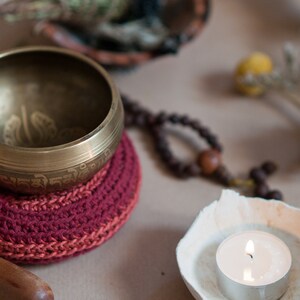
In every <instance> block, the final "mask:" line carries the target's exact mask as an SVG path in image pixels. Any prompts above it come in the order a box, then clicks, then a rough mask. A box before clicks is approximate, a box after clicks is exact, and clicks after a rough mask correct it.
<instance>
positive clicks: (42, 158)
mask: <svg viewBox="0 0 300 300" xmlns="http://www.w3.org/2000/svg"><path fill="white" fill-rule="evenodd" d="M37 52H39V53H41V52H45V53H46V52H48V53H50V54H59V55H65V56H67V57H68V58H72V59H75V60H79V61H81V62H83V63H85V64H87V65H88V66H90V67H91V68H93V69H94V70H96V71H97V72H98V73H99V76H101V77H102V79H103V80H104V81H105V82H106V83H107V85H108V88H109V90H110V92H111V106H110V109H109V111H108V113H107V115H106V117H105V118H104V119H103V120H102V122H100V123H99V125H98V126H97V127H96V128H95V129H93V130H92V131H90V132H88V133H87V134H85V135H84V136H82V137H81V138H78V139H76V140H74V141H71V142H69V143H63V144H59V145H56V146H50V147H23V146H11V145H7V144H4V143H2V142H0V154H1V155H0V166H1V167H4V168H5V169H10V170H19V171H24V172H25V173H29V172H31V171H41V172H51V171H56V170H58V168H57V165H58V163H59V162H61V166H60V168H59V169H60V170H62V169H65V168H69V167H73V166H74V165H79V164H81V163H84V162H87V161H91V160H93V159H94V158H95V157H97V156H99V155H101V152H103V151H104V150H105V149H107V148H108V147H109V146H111V145H113V148H114V149H113V150H115V149H116V147H117V145H118V144H119V141H120V139H121V134H122V131H123V123H124V112H123V106H122V103H121V98H120V94H119V92H118V89H117V87H116V86H115V84H114V82H113V80H112V79H111V77H110V75H109V74H108V73H107V72H106V71H105V69H104V68H103V67H102V66H101V65H99V63H97V62H95V61H93V60H92V59H90V58H88V57H86V56H84V55H82V54H79V53H77V52H75V51H73V50H69V49H62V48H58V47H53V46H27V47H20V48H16V49H12V50H8V51H4V52H1V53H0V60H1V59H4V58H6V57H8V56H13V55H18V54H24V53H32V54H34V53H37ZM0 72H1V70H0ZM99 78H100V77H99ZM112 123H113V124H112ZM109 132H110V134H107V135H106V138H103V137H102V138H103V139H102V142H101V143H100V142H99V138H100V136H103V135H105V133H109ZM103 133H104V134H103ZM70 151H72V154H73V156H72V155H69V154H70V153H69V152H70ZM110 156H111V155H110ZM33 157H34V160H32V158H33ZM59 158H60V159H59ZM28 159H29V160H30V161H28ZM53 162H55V166H53ZM24 168H25V169H24Z"/></svg>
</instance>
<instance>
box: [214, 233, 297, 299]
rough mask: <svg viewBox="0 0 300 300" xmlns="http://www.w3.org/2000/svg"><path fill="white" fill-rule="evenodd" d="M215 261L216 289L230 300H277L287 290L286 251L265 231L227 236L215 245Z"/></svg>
mask: <svg viewBox="0 0 300 300" xmlns="http://www.w3.org/2000/svg"><path fill="white" fill-rule="evenodd" d="M216 261H217V267H218V281H219V286H220V289H221V291H222V293H223V294H224V296H226V297H227V298H229V299H231V300H241V299H243V300H264V299H268V300H277V299H279V298H280V297H281V296H282V295H283V294H284V292H285V291H286V289H287V287H288V273H289V270H290V268H291V263H292V258H291V253H290V250H289V248H288V247H287V246H286V244H285V243H284V242H283V241H282V240H280V239H279V238H277V237H276V236H274V235H272V234H269V233H267V232H263V231H245V232H241V233H237V234H235V235H232V236H230V237H228V238H227V239H225V240H224V241H223V242H222V243H221V245H220V246H219V248H218V250H217V254H216Z"/></svg>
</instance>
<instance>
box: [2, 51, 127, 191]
mask: <svg viewBox="0 0 300 300" xmlns="http://www.w3.org/2000/svg"><path fill="white" fill-rule="evenodd" d="M123 118H124V117H123V107H122V103H121V100H120V96H119V93H118V91H117V89H116V87H115V85H114V83H113V82H112V80H111V79H110V76H109V75H108V74H107V73H106V71H105V70H104V69H103V68H102V67H101V66H99V65H98V64H97V63H95V62H93V61H92V60H90V59H89V58H86V57H84V56H82V55H80V54H76V53H74V52H72V51H69V50H63V49H59V48H54V47H29V48H20V49H17V50H12V51H9V52H6V53H2V54H0V185H1V186H2V187H4V188H8V189H10V190H12V191H14V192H18V193H29V194H41V193H49V192H54V191H57V190H63V189H68V188H70V187H71V186H74V185H76V184H79V183H82V182H85V181H87V180H88V179H90V178H91V177H92V176H93V175H94V174H95V173H96V172H98V171H99V170H100V169H101V168H102V167H103V166H104V165H105V164H106V163H107V162H108V160H109V159H110V158H111V156H112V155H113V154H114V152H115V150H116V148H117V146H118V144H119V141H120V139H121V135H122V130H123Z"/></svg>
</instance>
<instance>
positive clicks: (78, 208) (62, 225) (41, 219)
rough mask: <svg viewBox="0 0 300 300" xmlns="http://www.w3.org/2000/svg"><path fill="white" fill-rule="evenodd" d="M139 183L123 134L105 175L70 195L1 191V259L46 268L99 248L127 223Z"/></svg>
mask: <svg viewBox="0 0 300 300" xmlns="http://www.w3.org/2000/svg"><path fill="white" fill-rule="evenodd" d="M140 182H141V172H140V165H139V161H138V157H137V155H136V153H135V151H134V148H133V146H132V144H131V142H130V140H129V139H128V137H127V136H126V134H124V135H123V138H122V141H121V143H120V145H119V148H118V150H117V151H116V153H115V155H114V156H113V158H112V159H111V160H110V162H109V163H108V164H107V165H106V166H105V167H104V169H102V170H101V171H100V172H98V174H96V175H95V176H94V177H93V178H92V179H91V180H90V181H89V182H87V183H85V184H81V185H78V186H76V187H74V188H73V189H72V190H68V191H62V192H58V193H53V194H48V195H39V196H24V195H17V194H13V193H11V192H7V191H5V192H4V191H0V256H2V257H3V258H6V259H8V260H10V261H13V262H16V263H20V264H46V263H51V262H56V261H60V260H63V259H66V258H68V257H71V256H76V255H79V254H81V253H84V252H86V251H88V250H91V249H93V248H95V247H96V246H99V245H101V244H102V243H103V242H105V241H106V240H107V239H109V238H110V237H112V236H113V235H114V234H115V233H116V232H117V231H118V230H119V229H120V228H121V226H122V225H124V223H125V222H126V221H127V220H128V218H129V216H130V213H131V211H132V210H133V208H134V206H135V204H136V202H137V200H138V196H139V190H140Z"/></svg>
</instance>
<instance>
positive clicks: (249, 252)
mask: <svg viewBox="0 0 300 300" xmlns="http://www.w3.org/2000/svg"><path fill="white" fill-rule="evenodd" d="M245 251H246V254H247V255H250V256H251V257H253V254H254V252H255V248H254V242H253V241H252V240H249V241H248V243H247V244H246V248H245Z"/></svg>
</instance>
